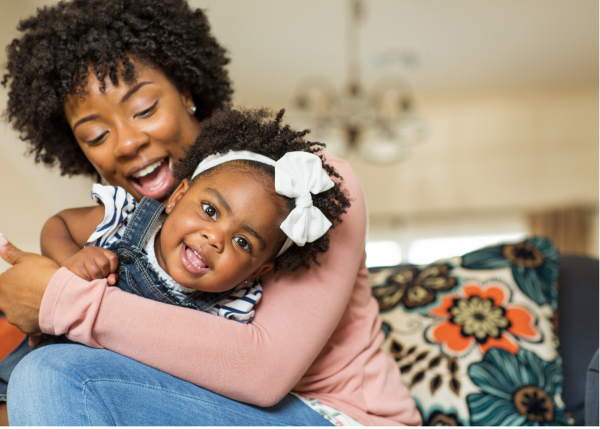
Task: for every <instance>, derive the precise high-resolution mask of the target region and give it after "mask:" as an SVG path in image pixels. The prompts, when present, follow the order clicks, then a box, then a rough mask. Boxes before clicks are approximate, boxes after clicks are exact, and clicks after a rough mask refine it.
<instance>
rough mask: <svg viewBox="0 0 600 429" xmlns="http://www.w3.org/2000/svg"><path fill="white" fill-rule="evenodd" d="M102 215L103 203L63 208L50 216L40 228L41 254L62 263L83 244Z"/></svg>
mask: <svg viewBox="0 0 600 429" xmlns="http://www.w3.org/2000/svg"><path fill="white" fill-rule="evenodd" d="M103 217H104V206H103V205H99V206H96V207H82V208H76V209H69V210H63V211H61V212H60V213H58V214H56V215H54V216H52V217H51V218H50V219H48V221H47V222H46V223H45V224H44V227H43V228H42V234H41V237H40V244H41V248H42V255H44V256H46V257H48V258H50V259H52V260H53V261H55V262H57V263H59V264H60V265H63V263H64V262H65V261H66V260H67V259H69V258H70V257H71V256H73V255H74V254H76V253H77V252H79V251H80V250H81V249H82V248H83V246H85V243H86V241H87V239H88V238H89V237H90V235H92V233H93V232H94V230H95V228H96V226H98V224H99V223H100V222H101V221H102V218H103Z"/></svg>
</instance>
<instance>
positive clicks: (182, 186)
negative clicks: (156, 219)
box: [165, 179, 190, 214]
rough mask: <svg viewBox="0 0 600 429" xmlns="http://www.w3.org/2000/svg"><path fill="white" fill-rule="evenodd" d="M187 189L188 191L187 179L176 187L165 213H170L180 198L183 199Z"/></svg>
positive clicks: (188, 182)
mask: <svg viewBox="0 0 600 429" xmlns="http://www.w3.org/2000/svg"><path fill="white" fill-rule="evenodd" d="M188 189H190V181H189V180H188V179H183V180H182V181H181V183H180V184H179V186H178V187H177V189H175V191H174V192H173V193H172V194H171V196H170V197H169V200H168V201H167V209H166V210H165V213H167V214H169V213H171V211H172V210H173V208H174V207H175V205H177V203H178V202H179V200H180V199H181V197H183V195H184V194H185V193H186V192H187V191H188Z"/></svg>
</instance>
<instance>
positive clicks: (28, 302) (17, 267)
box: [0, 234, 60, 335]
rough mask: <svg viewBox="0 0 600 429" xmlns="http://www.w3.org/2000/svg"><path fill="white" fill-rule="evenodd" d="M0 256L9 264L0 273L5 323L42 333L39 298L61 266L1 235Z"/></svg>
mask: <svg viewBox="0 0 600 429" xmlns="http://www.w3.org/2000/svg"><path fill="white" fill-rule="evenodd" d="M0 256H1V257H2V259H4V260H5V261H6V262H8V263H9V264H11V265H12V267H10V268H9V269H7V270H6V271H5V272H4V273H2V274H0V310H2V312H4V314H5V315H6V319H7V320H8V322H9V323H11V324H13V325H15V326H16V327H18V328H19V329H20V330H21V331H22V332H23V333H25V334H28V335H39V334H41V333H42V332H41V330H40V323H39V315H40V307H41V304H42V298H43V296H44V292H45V291H46V287H48V283H50V280H51V279H52V276H54V274H55V273H56V271H58V269H59V268H60V267H59V266H58V264H57V263H56V262H54V261H52V260H51V259H48V258H46V257H44V256H40V255H36V254H35V253H27V252H23V251H21V250H19V249H17V248H16V247H15V246H13V245H12V244H11V243H9V241H8V240H7V239H6V238H5V237H4V235H2V234H0Z"/></svg>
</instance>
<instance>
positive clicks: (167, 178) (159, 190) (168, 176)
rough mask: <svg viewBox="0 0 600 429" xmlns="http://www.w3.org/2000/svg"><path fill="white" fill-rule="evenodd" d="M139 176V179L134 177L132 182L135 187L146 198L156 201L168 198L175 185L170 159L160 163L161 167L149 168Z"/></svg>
mask: <svg viewBox="0 0 600 429" xmlns="http://www.w3.org/2000/svg"><path fill="white" fill-rule="evenodd" d="M140 173H141V174H140ZM138 174H140V175H139V176H138V177H133V178H132V180H131V182H132V183H133V186H134V187H135V188H136V189H137V190H138V192H139V193H140V194H142V195H143V196H144V197H148V198H152V199H154V200H159V201H160V200H162V199H163V198H164V197H166V196H167V192H168V191H169V189H171V187H172V186H173V184H174V183H175V179H174V177H173V172H172V171H171V168H170V166H169V160H168V158H165V159H163V160H162V161H160V165H156V164H154V165H151V166H148V167H146V168H145V169H144V170H142V171H141V172H138Z"/></svg>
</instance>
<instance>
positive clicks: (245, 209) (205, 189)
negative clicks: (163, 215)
mask: <svg viewBox="0 0 600 429" xmlns="http://www.w3.org/2000/svg"><path fill="white" fill-rule="evenodd" d="M272 191H273V192H275V186H274V185H273V189H272ZM168 204H169V205H170V208H169V207H168V208H167V213H168V214H169V216H168V217H167V219H166V220H165V223H164V224H163V227H162V229H161V231H160V234H159V236H158V237H157V240H156V241H155V250H156V255H157V259H158V262H159V264H160V265H161V266H162V268H163V269H164V270H165V271H166V272H167V273H169V275H170V276H171V277H173V279H174V280H175V281H176V282H177V283H179V284H181V285H184V286H187V287H190V288H193V289H197V290H202V291H206V292H221V291H225V290H228V289H231V288H233V287H235V286H237V285H238V284H241V283H242V282H244V281H245V280H253V279H255V278H256V277H258V276H260V275H261V274H263V273H265V272H267V271H269V270H270V269H272V268H273V266H274V262H273V261H272V260H271V257H272V255H273V254H274V253H275V251H276V247H277V246H278V245H280V243H281V242H282V240H283V238H284V234H283V232H282V231H281V229H279V225H281V222H283V220H284V219H285V216H287V214H284V213H286V212H288V211H289V210H287V208H281V209H279V210H278V208H277V206H276V202H275V201H274V200H273V197H272V196H270V195H269V193H268V192H267V190H266V189H265V183H264V181H263V180H255V179H254V178H253V177H252V175H248V173H243V172H240V171H238V170H236V169H229V168H222V169H220V170H218V171H217V172H215V173H213V174H210V175H209V176H207V177H206V178H203V177H199V178H198V180H196V182H194V183H193V185H192V186H191V187H190V186H189V183H188V181H187V180H184V181H183V182H182V183H181V184H180V185H179V187H178V188H177V189H176V190H175V192H174V193H173V195H172V196H171V198H170V199H169V202H168ZM283 204H284V203H282V206H283Z"/></svg>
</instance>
